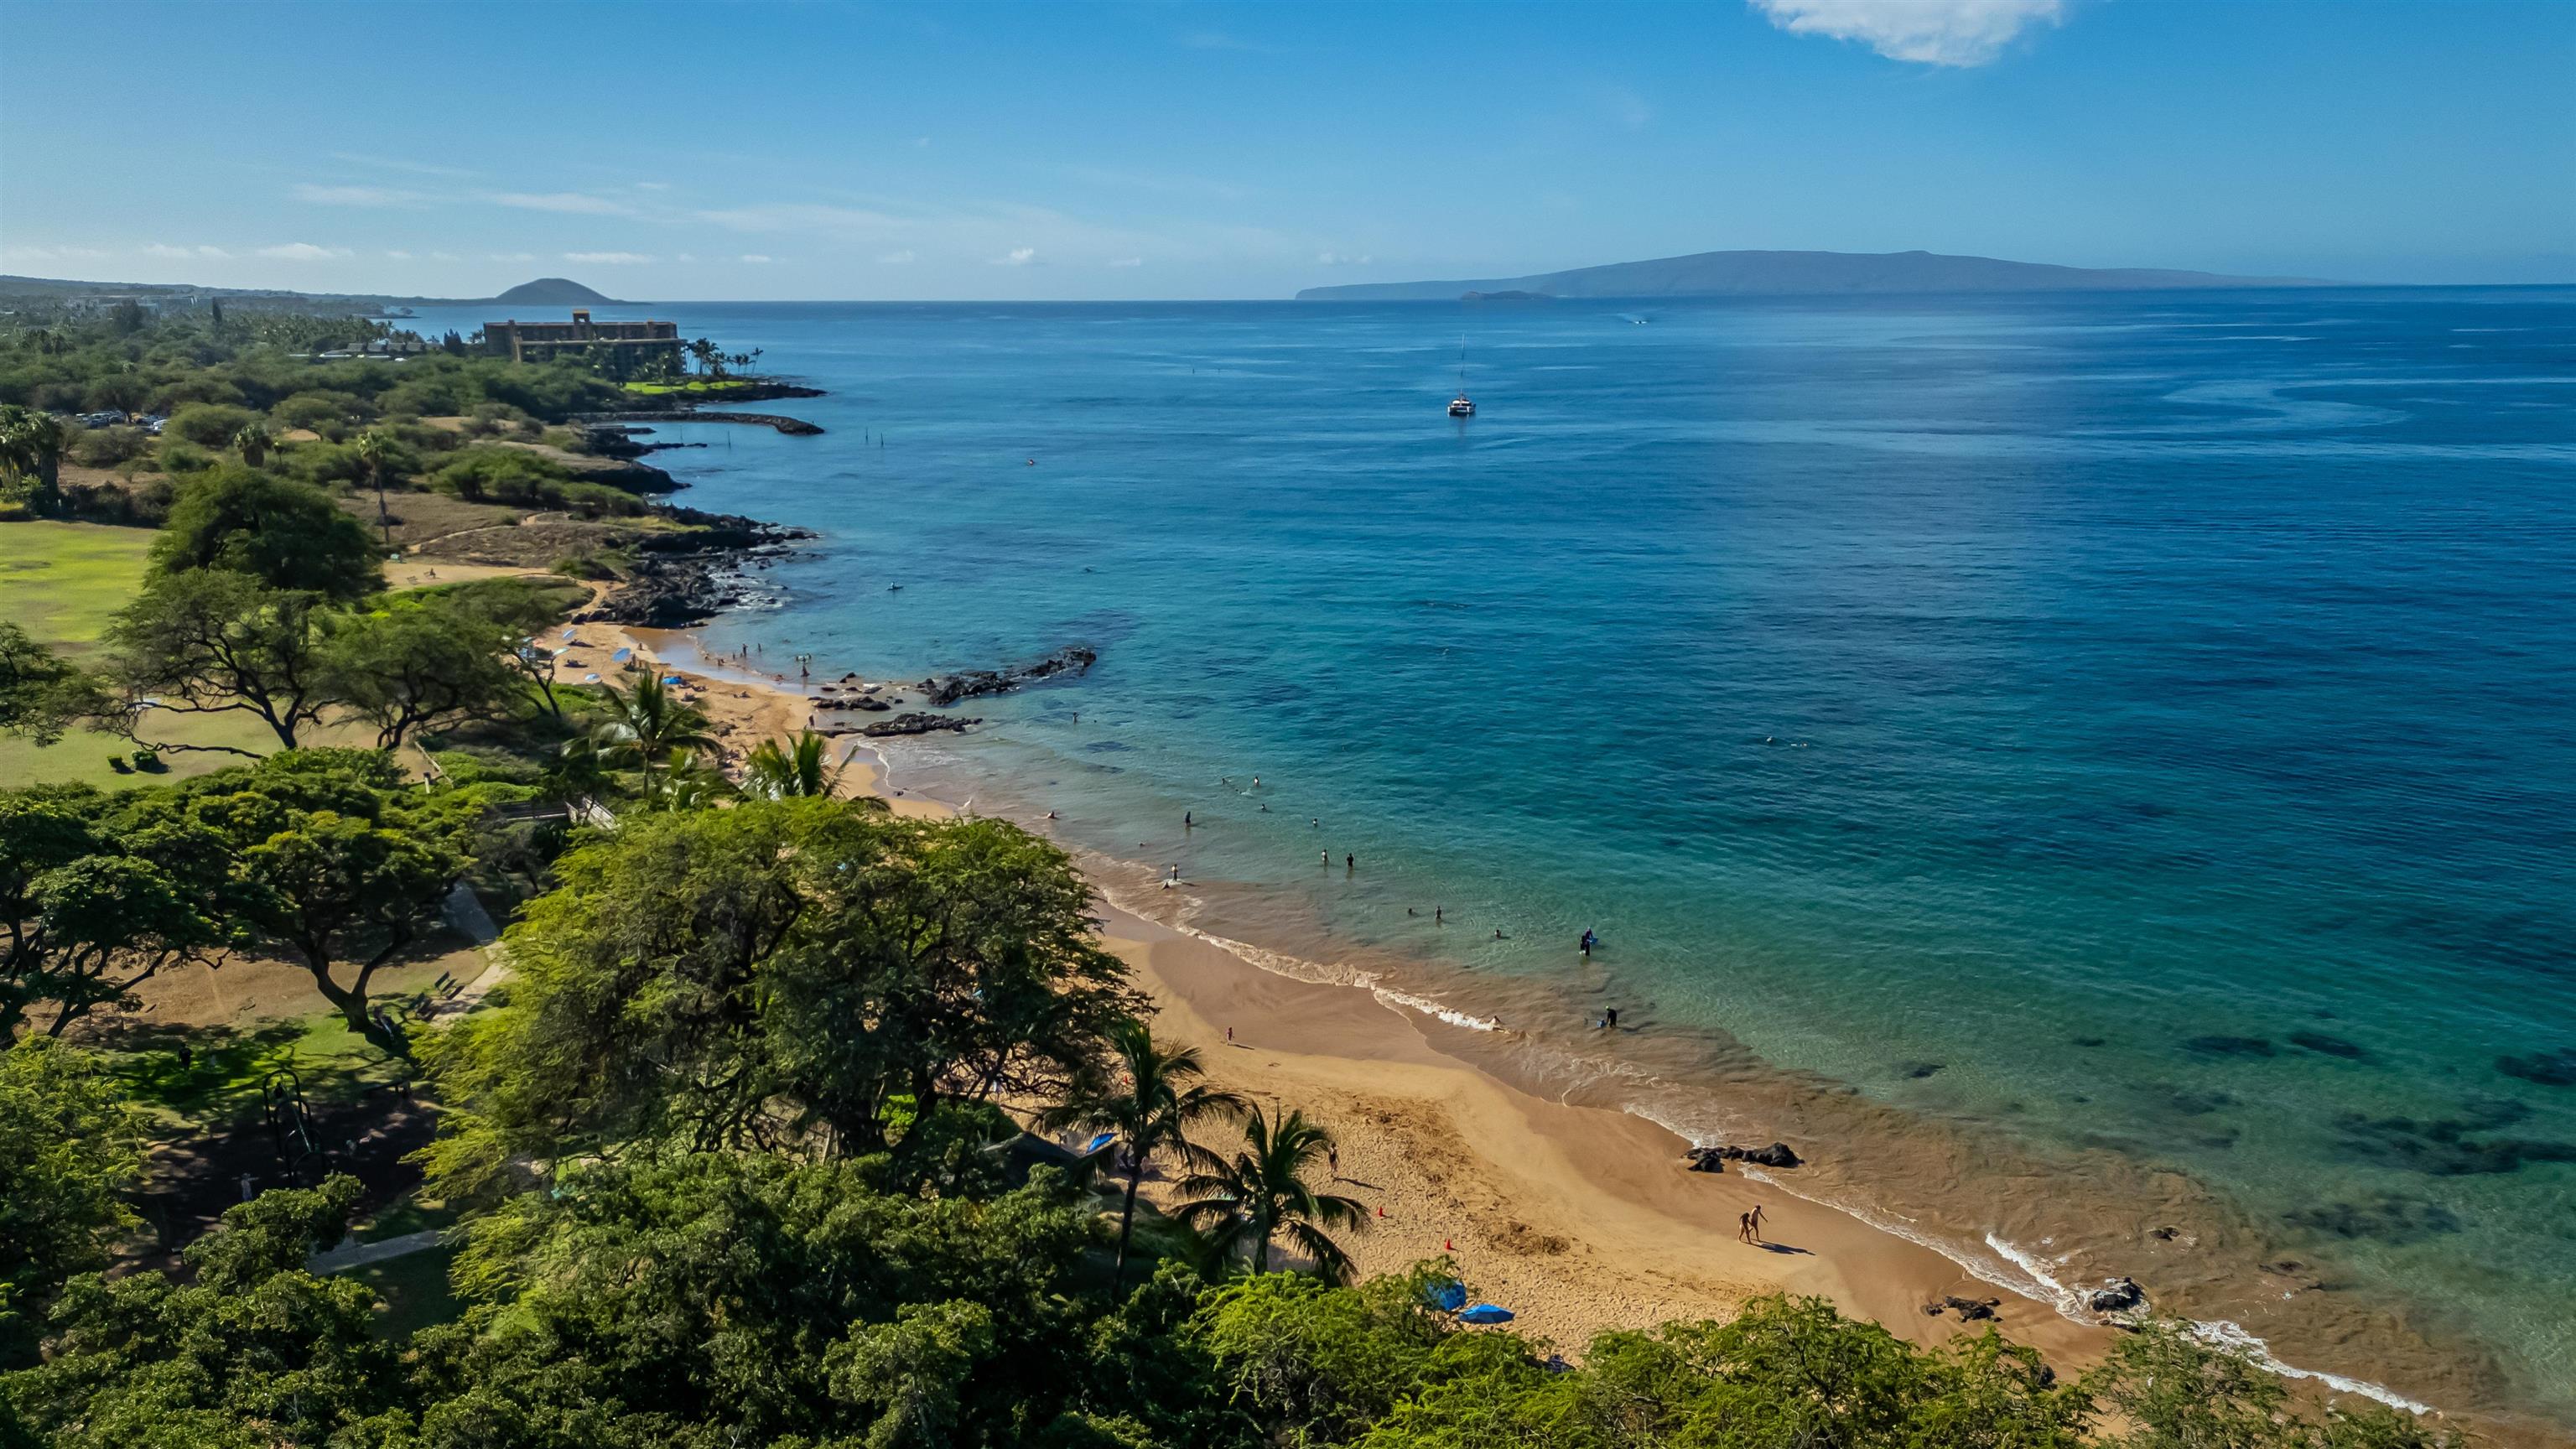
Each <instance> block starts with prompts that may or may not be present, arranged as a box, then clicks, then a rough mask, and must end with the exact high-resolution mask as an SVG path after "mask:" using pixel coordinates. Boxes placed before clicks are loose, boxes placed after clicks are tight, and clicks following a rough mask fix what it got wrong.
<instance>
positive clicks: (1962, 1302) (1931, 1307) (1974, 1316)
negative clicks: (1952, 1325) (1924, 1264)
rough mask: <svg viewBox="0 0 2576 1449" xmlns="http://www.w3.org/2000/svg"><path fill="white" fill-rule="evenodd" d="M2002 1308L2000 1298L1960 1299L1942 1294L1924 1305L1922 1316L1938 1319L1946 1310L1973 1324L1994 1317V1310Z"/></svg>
mask: <svg viewBox="0 0 2576 1449" xmlns="http://www.w3.org/2000/svg"><path fill="white" fill-rule="evenodd" d="M2003 1306H2004V1301H2003V1300H2002V1299H2000V1298H1960V1297H1955V1296H1953V1295H1949V1294H1944V1295H1942V1296H1941V1297H1939V1298H1935V1299H1933V1300H1932V1301H1931V1302H1929V1303H1926V1304H1924V1305H1923V1314H1924V1316H1925V1317H1927V1318H1938V1317H1940V1316H1941V1311H1942V1310H1943V1309H1945V1308H1946V1309H1948V1310H1949V1311H1950V1312H1952V1313H1956V1314H1957V1315H1959V1317H1960V1318H1961V1319H1962V1320H1963V1321H1966V1322H1969V1323H1974V1322H1976V1321H1977V1320H1978V1319H1981V1318H1992V1317H1994V1316H1995V1310H1996V1309H1998V1308H2001V1307H2003Z"/></svg>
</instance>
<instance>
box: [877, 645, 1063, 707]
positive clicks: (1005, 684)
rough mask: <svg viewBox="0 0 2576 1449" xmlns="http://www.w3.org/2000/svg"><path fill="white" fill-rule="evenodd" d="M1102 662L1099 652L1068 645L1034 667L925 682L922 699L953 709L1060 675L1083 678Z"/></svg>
mask: <svg viewBox="0 0 2576 1449" xmlns="http://www.w3.org/2000/svg"><path fill="white" fill-rule="evenodd" d="M1098 662H1100V654H1099V651H1097V650H1094V649H1088V648H1085V647H1084V646H1082V645H1080V644H1068V645H1066V646H1065V647H1063V648H1062V649H1059V650H1057V651H1055V652H1054V653H1053V654H1050V655H1048V656H1047V657H1045V658H1044V659H1040V660H1038V661H1037V662H1035V663H1033V664H1016V665H1012V666H1010V667H1008V668H1004V669H969V670H967V671H965V672H964V673H962V674H951V675H947V676H945V677H943V678H936V679H925V680H923V681H921V684H920V689H921V695H922V698H923V700H924V701H926V702H927V703H930V704H933V705H950V704H955V703H956V702H957V701H959V700H961V699H972V698H973V697H975V696H976V695H979V694H1005V693H1008V692H1009V691H1011V690H1014V689H1017V688H1019V687H1020V686H1021V685H1023V684H1032V683H1035V682H1036V681H1038V680H1041V679H1052V678H1054V677H1055V676H1057V675H1059V674H1081V673H1083V672H1084V671H1086V670H1088V669H1090V668H1091V666H1092V665H1094V664H1096V663H1098Z"/></svg>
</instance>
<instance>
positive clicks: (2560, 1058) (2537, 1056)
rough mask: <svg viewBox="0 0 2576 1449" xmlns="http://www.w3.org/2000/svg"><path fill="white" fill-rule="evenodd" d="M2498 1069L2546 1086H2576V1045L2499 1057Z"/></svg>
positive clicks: (2509, 1074)
mask: <svg viewBox="0 0 2576 1449" xmlns="http://www.w3.org/2000/svg"><path fill="white" fill-rule="evenodd" d="M2496 1070H2497V1071H2499V1072H2502V1073H2504V1074H2505V1075H2506V1076H2508V1077H2520V1078H2521V1079H2522V1080H2524V1081H2526V1082H2536V1083H2538V1084H2540V1085H2541V1086H2544V1087H2576V1047H2561V1048H2559V1049H2558V1050H2557V1051H2554V1052H2533V1053H2532V1054H2531V1055H2529V1056H2527V1057H2498V1058H2496Z"/></svg>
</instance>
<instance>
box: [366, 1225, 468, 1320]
mask: <svg viewBox="0 0 2576 1449" xmlns="http://www.w3.org/2000/svg"><path fill="white" fill-rule="evenodd" d="M455 1261H456V1248H455V1246H454V1245H453V1244H449V1243H441V1244H439V1245H438V1246H437V1247H435V1248H429V1249H425V1250H423V1251H421V1252H417V1253H407V1254H405V1255H403V1256H402V1257H399V1258H388V1259H386V1260H385V1261H384V1262H381V1263H370V1264H368V1265H367V1266H365V1267H363V1268H351V1269H349V1270H348V1271H347V1272H345V1273H342V1274H341V1275H340V1276H341V1277H343V1278H354V1279H356V1280H357V1281H358V1282H361V1283H364V1284H366V1285H367V1286H368V1287H370V1288H373V1289H375V1290H376V1293H377V1296H379V1297H381V1298H383V1299H384V1300H385V1306H384V1308H383V1309H382V1310H381V1311H380V1312H379V1313H378V1314H377V1317H376V1331H377V1332H379V1333H381V1334H383V1335H384V1336H385V1337H387V1338H402V1337H405V1336H407V1335H409V1334H411V1333H414V1332H417V1331H418V1330H420V1329H424V1328H427V1327H429V1326H430V1325H431V1324H434V1323H448V1322H452V1321H453V1320H454V1319H455V1318H456V1316H457V1314H458V1313H460V1312H462V1311H463V1307H464V1305H462V1304H460V1303H458V1302H457V1301H456V1295H455V1294H454V1293H453V1292H451V1291H450V1290H449V1289H448V1286H447V1270H448V1267H449V1265H451V1264H453V1263H454V1262H455Z"/></svg>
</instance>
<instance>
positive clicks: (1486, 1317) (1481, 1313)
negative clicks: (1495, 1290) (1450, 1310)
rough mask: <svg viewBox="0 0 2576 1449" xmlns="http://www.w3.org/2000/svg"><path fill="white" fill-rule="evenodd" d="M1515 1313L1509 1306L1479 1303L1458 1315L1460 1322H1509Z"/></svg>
mask: <svg viewBox="0 0 2576 1449" xmlns="http://www.w3.org/2000/svg"><path fill="white" fill-rule="evenodd" d="M1513 1317H1514V1314H1513V1313H1512V1311H1511V1310H1510V1309H1508V1308H1503V1307H1500V1306H1498V1305H1495V1304H1492V1303H1479V1304H1477V1305H1476V1306H1475V1307H1473V1308H1470V1309H1468V1310H1467V1311H1466V1312H1464V1313H1461V1314H1459V1315H1458V1321H1459V1322H1460V1323H1509V1322H1511V1321H1512V1319H1513Z"/></svg>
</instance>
